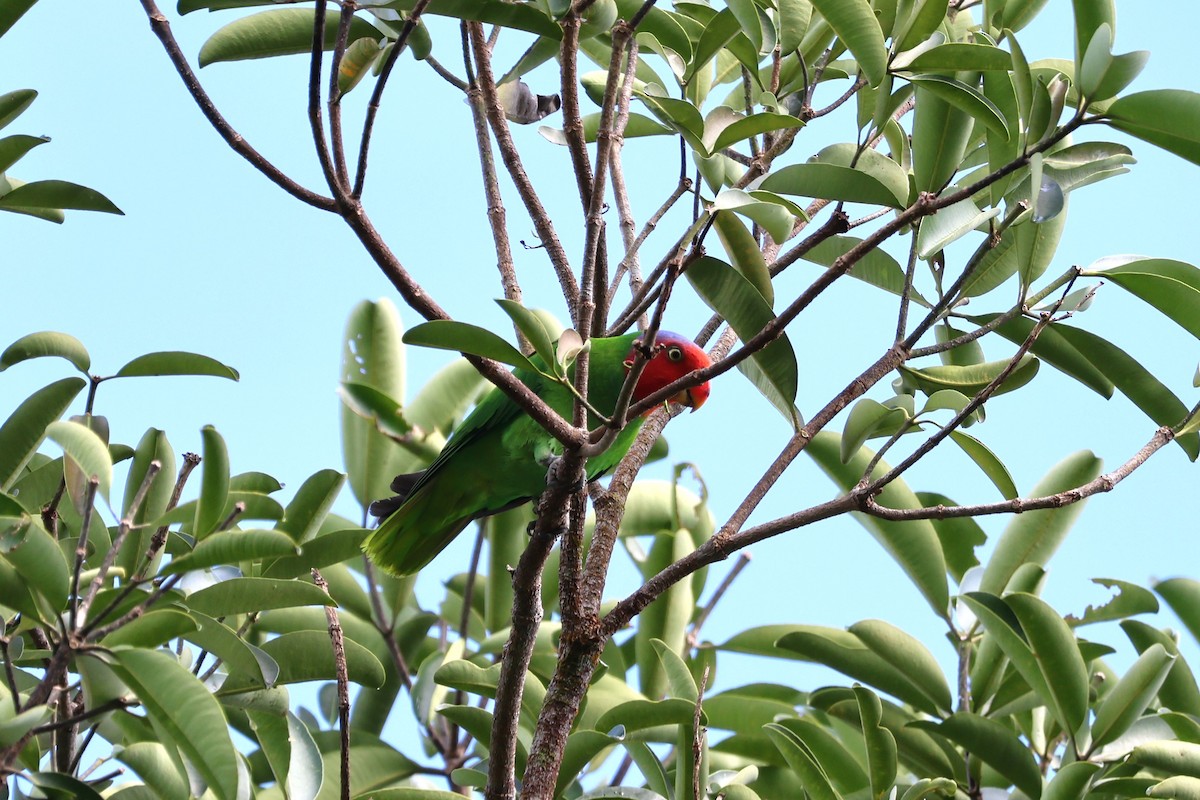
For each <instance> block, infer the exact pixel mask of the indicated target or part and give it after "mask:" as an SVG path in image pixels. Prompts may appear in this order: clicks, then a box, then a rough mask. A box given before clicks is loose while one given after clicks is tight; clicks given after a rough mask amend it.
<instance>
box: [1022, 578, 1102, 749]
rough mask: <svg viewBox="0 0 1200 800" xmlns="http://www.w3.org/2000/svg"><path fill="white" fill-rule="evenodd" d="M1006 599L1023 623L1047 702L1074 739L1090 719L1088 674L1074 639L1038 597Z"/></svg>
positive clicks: (1023, 595)
mask: <svg viewBox="0 0 1200 800" xmlns="http://www.w3.org/2000/svg"><path fill="white" fill-rule="evenodd" d="M1004 599H1005V602H1007V603H1008V605H1009V607H1010V608H1012V610H1013V612H1014V613H1015V614H1016V616H1017V619H1018V620H1019V621H1020V623H1021V627H1022V629H1023V630H1024V632H1025V637H1026V639H1027V640H1028V642H1029V647H1030V649H1031V650H1032V651H1033V657H1034V658H1035V659H1037V663H1038V669H1040V670H1041V673H1042V678H1043V680H1044V681H1045V683H1046V686H1047V687H1048V688H1049V690H1050V696H1049V697H1048V698H1044V699H1046V700H1048V701H1049V705H1050V708H1051V710H1053V711H1054V712H1055V716H1056V717H1057V718H1058V721H1059V724H1061V725H1062V727H1063V729H1064V730H1065V731H1067V733H1068V734H1069V735H1070V736H1071V737H1072V738H1074V736H1075V735H1076V734H1077V733H1078V732H1079V730H1080V727H1081V726H1082V725H1083V723H1084V720H1086V719H1087V716H1088V670H1087V666H1086V665H1085V664H1084V663H1083V657H1082V656H1081V655H1080V653H1079V647H1078V645H1077V644H1076V642H1075V635H1074V634H1073V633H1072V632H1071V629H1070V627H1069V626H1068V625H1067V623H1066V622H1064V621H1063V618H1062V617H1061V616H1059V614H1058V612H1057V611H1055V610H1054V609H1053V608H1051V607H1050V605H1049V604H1048V603H1046V602H1045V601H1044V600H1042V599H1041V598H1039V597H1037V596H1036V595H1032V594H1026V593H1023V592H1016V593H1013V594H1009V595H1007V596H1006V597H1005V598H1004Z"/></svg>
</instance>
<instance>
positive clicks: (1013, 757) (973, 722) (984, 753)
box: [913, 711, 1042, 797]
mask: <svg viewBox="0 0 1200 800" xmlns="http://www.w3.org/2000/svg"><path fill="white" fill-rule="evenodd" d="M913 726H914V727H917V728H920V729H922V730H926V731H929V732H931V733H936V734H938V735H940V736H944V737H945V738H946V739H949V740H950V741H951V742H954V743H955V744H958V745H961V746H962V747H964V748H966V749H967V751H968V752H970V753H972V754H973V755H976V756H978V757H979V759H980V760H981V761H983V763H985V764H987V765H988V766H989V767H992V768H993V769H994V770H996V771H997V772H998V773H1000V774H1001V775H1003V776H1004V777H1005V778H1006V779H1008V780H1010V781H1012V782H1013V784H1015V785H1016V787H1017V788H1018V789H1020V790H1021V791H1022V792H1024V793H1025V795H1026V796H1027V797H1039V796H1040V795H1041V793H1042V776H1041V773H1040V772H1038V768H1037V765H1036V764H1035V763H1034V760H1033V754H1032V753H1030V752H1029V749H1028V748H1027V747H1026V746H1025V745H1024V744H1023V743H1022V742H1021V740H1020V739H1019V738H1018V736H1017V733H1016V731H1014V730H1012V729H1011V728H1009V727H1007V726H1005V725H1004V724H1002V723H1000V722H997V721H996V720H994V719H990V718H988V717H981V716H978V715H976V714H971V713H968V712H961V711H960V712H958V713H956V714H954V715H952V716H951V717H949V718H948V719H945V720H943V721H942V722H941V723H936V722H930V721H925V720H922V721H919V722H914V723H913Z"/></svg>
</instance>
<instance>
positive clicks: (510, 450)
mask: <svg viewBox="0 0 1200 800" xmlns="http://www.w3.org/2000/svg"><path fill="white" fill-rule="evenodd" d="M639 337H640V334H637V333H631V334H627V335H625V336H617V337H613V338H594V339H592V340H591V356H590V361H589V364H590V366H589V369H588V400H589V402H591V404H592V406H593V407H594V408H595V409H596V410H597V411H599V412H600V413H602V414H605V415H608V414H611V413H612V410H613V408H614V407H615V406H616V403H617V395H618V393H619V392H620V390H621V386H622V384H623V383H624V382H625V376H626V374H627V373H628V371H629V369H630V368H631V366H632V364H633V363H634V358H635V356H636V353H637V350H636V348H638V347H640V346H641V342H640V341H639ZM536 363H538V362H537V360H536V359H535V364H536ZM710 363H711V362H710V361H709V358H708V355H707V354H706V353H705V352H704V351H703V350H701V349H700V348H699V347H697V346H696V345H695V344H694V343H692V342H691V341H689V340H688V339H685V338H684V337H682V336H679V335H677V334H673V333H668V332H666V331H660V332H659V333H658V335H657V336H656V337H655V346H654V351H653V354H652V357H651V359H650V360H649V361H648V362H647V363H646V366H645V368H644V370H643V371H642V374H641V376H640V377H639V378H638V382H637V385H636V386H635V387H634V390H633V400H634V401H635V402H636V401H638V400H641V399H642V398H644V397H648V396H650V395H651V394H653V393H654V392H656V391H658V390H659V389H661V388H662V387H664V386H666V385H667V384H669V383H671V382H672V381H674V380H676V379H677V378H680V377H682V376H684V375H686V374H688V373H689V372H692V371H693V370H696V369H700V368H701V367H706V366H708V365H709V364H710ZM571 372H572V373H573V370H572V371H571ZM515 374H516V375H517V377H518V378H520V379H521V381H522V382H523V383H524V384H525V385H526V386H528V387H529V388H530V389H532V390H533V391H534V392H535V393H537V395H538V396H539V397H541V398H542V399H543V400H544V401H546V404H547V405H549V406H550V407H551V408H553V409H554V410H555V411H556V412H558V413H559V414H561V415H562V416H564V417H566V418H568V419H569V418H570V416H571V411H572V407H573V405H574V397H573V396H572V394H571V392H570V391H569V390H568V389H567V388H566V387H565V386H563V385H561V384H559V383H556V382H554V381H552V380H551V379H549V378H547V377H545V376H544V375H541V374H539V373H537V372H530V371H528V370H517V371H516V373H515ZM708 391H709V386H708V383H702V384H700V385H699V386H695V387H693V388H691V389H686V390H684V391H682V392H680V393H679V394H677V395H675V396H674V397H672V398H671V401H672V402H675V403H680V404H682V405H686V406H690V407H691V408H692V409H693V410H694V409H697V408H699V407H700V406H701V405H703V403H704V401H705V400H707V399H708ZM644 419H645V418H644V417H639V418H638V419H634V420H630V422H629V424H628V425H626V427H625V428H624V429H623V430H622V431H621V432H620V433H619V434H618V435H617V438H616V440H615V441H614V442H613V444H612V446H611V447H609V448H608V450H606V451H604V452H603V453H601V454H600V455H598V456H595V457H593V458H591V459H589V460H588V462H587V476H588V480H595V479H596V478H598V477H600V476H601V475H603V474H604V473H605V472H607V471H609V470H610V469H612V468H613V467H614V466H616V464H617V462H619V461H620V460H621V459H622V458H623V457H624V455H625V453H626V452H628V450H629V447H630V445H632V444H633V440H634V438H635V437H636V436H637V433H638V430H639V429H640V428H641V426H642V422H643V421H644ZM590 424H591V425H592V426H595V425H597V424H598V420H595V419H593V420H591V422H590ZM561 452H562V445H561V444H560V443H559V442H558V441H557V440H556V439H554V437H552V436H551V435H550V434H548V433H547V432H546V431H545V430H544V429H543V428H542V427H541V426H540V425H538V424H537V423H536V422H535V421H534V420H533V419H532V418H531V417H529V416H528V415H527V414H525V413H524V412H523V411H522V410H521V408H520V407H519V406H518V405H517V404H516V403H514V402H513V401H512V400H511V399H510V398H509V397H508V395H506V394H504V393H503V392H501V391H500V390H498V389H493V390H492V391H490V392H489V393H488V394H487V395H486V396H485V397H484V398H483V400H482V401H480V403H479V405H477V406H476V407H475V410H474V411H472V412H471V414H470V415H468V416H467V418H466V419H465V420H463V422H462V424H461V425H460V426H459V427H458V429H457V430H455V432H454V434H453V435H452V436H451V437H450V440H449V441H448V442H446V446H445V447H444V448H443V449H442V452H441V453H440V454H439V455H438V457H437V458H436V459H434V461H433V463H431V464H430V465H429V467H428V469H426V470H424V471H423V472H418V473H414V474H412V475H398V476H397V477H396V480H395V481H393V482H392V491H395V492H397V493H399V495H400V496H398V497H392V498H389V499H386V500H379V501H376V502H375V503H372V504H371V513H372V514H374V515H375V516H378V517H386V519H384V520H383V522H382V523H380V525H379V527H378V528H377V529H375V530H374V531H373V532H372V533H371V535H370V536H369V537H368V538H367V540H366V541H365V542H364V543H363V549H364V550H366V552H367V555H369V556H370V557H371V560H372V561H374V562H375V563H376V564H378V565H379V566H380V567H382V568H383V569H385V570H387V571H388V572H390V573H392V574H394V575H412V574H413V573H415V572H416V571H417V570H419V569H421V568H422V567H424V566H425V565H426V564H428V563H429V562H430V561H432V560H433V558H434V556H436V555H437V554H438V553H440V552H441V551H442V550H443V549H444V548H445V547H446V546H447V545H449V544H450V542H451V541H452V540H453V539H454V537H455V536H457V535H458V534H459V533H461V532H462V530H463V529H464V528H466V527H467V525H468V524H469V523H470V522H471V520H474V519H478V518H480V517H486V516H488V515H490V514H498V513H499V512H501V511H504V510H506V509H509V508H514V507H516V506H518V505H520V504H521V503H524V502H526V501H528V500H531V499H533V498H535V497H537V496H538V495H540V494H541V493H542V491H543V490H545V488H546V469H547V465H548V463H549V459H550V457H551V456H552V455H557V454H559V453H561Z"/></svg>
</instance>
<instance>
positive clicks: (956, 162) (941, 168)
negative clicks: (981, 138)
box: [912, 81, 973, 192]
mask: <svg viewBox="0 0 1200 800" xmlns="http://www.w3.org/2000/svg"><path fill="white" fill-rule="evenodd" d="M933 85H934V82H932V81H922V82H919V83H917V84H915V96H916V111H915V114H914V117H913V128H912V144H913V154H912V158H913V174H914V175H915V176H916V188H917V191H922V192H940V191H941V190H942V189H943V188H944V187H945V186H946V184H948V183H949V182H950V179H951V178H953V177H954V173H956V172H958V170H959V168H960V167H961V166H962V163H963V157H964V156H965V155H966V152H967V143H968V141H970V138H971V131H972V128H973V125H972V119H971V116H970V115H969V114H968V113H967V112H966V111H963V110H962V109H960V108H959V107H957V106H956V105H954V104H951V103H949V102H947V101H946V100H945V99H943V98H942V96H941V92H943V91H946V90H945V87H942V86H939V87H938V88H937V89H934V88H933Z"/></svg>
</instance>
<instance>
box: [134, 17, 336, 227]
mask: <svg viewBox="0 0 1200 800" xmlns="http://www.w3.org/2000/svg"><path fill="white" fill-rule="evenodd" d="M141 3H142V8H143V9H144V10H145V12H146V16H147V18H149V20H150V28H151V30H153V31H154V35H155V36H157V37H158V40H159V41H160V42H161V43H162V46H163V49H164V50H166V52H167V57H168V58H169V59H171V64H172V65H174V67H175V71H176V72H178V73H179V77H180V78H182V79H183V85H184V86H185V87H187V90H188V93H189V94H190V95H191V96H192V99H193V100H195V101H196V105H198V106H199V107H200V112H201V113H202V114H204V117H205V119H207V120H208V121H209V123H210V124H211V125H212V126H213V128H214V129H215V130H216V131H217V133H218V134H219V135H220V136H221V138H222V139H224V140H225V143H226V144H228V145H229V147H230V148H231V149H232V150H233V151H234V152H235V153H237V154H238V155H240V156H241V157H242V158H244V159H246V161H248V162H249V163H250V165H251V166H252V167H254V168H255V169H257V170H258V171H259V172H261V173H262V174H263V175H265V176H267V179H268V180H270V181H271V182H272V183H274V184H275V185H276V186H278V187H279V188H281V189H283V190H284V191H285V192H287V193H288V194H290V195H291V196H292V197H295V198H296V199H297V200H300V201H302V202H304V203H307V204H308V205H310V206H314V207H316V208H320V209H324V210H325V211H333V210H334V209H335V207H336V203H335V202H334V200H333V199H332V198H330V197H323V196H321V195H319V194H317V193H316V192H314V191H312V190H310V189H306V188H305V187H303V186H301V185H300V184H298V183H296V182H295V181H294V180H292V179H291V178H289V177H288V176H287V175H285V174H284V173H283V172H282V171H280V170H279V168H278V167H276V166H275V165H274V164H272V163H271V162H270V161H268V160H267V159H266V158H265V157H263V155H262V154H261V153H259V152H258V151H257V150H255V149H254V148H253V147H251V146H250V145H249V143H247V142H246V139H245V138H244V137H243V136H242V135H241V134H240V133H238V132H237V131H236V130H234V129H233V126H231V125H230V124H229V123H228V122H227V121H226V120H225V117H223V116H222V115H221V113H220V112H219V111H217V107H216V105H215V104H214V103H213V101H212V98H210V97H209V96H208V93H207V92H205V91H204V87H202V86H201V85H200V79H199V78H197V77H196V73H195V72H193V71H192V68H191V66H190V65H189V64H188V62H187V57H186V56H185V55H184V54H183V50H182V49H180V47H179V42H178V41H177V40H176V39H175V34H173V33H172V32H171V24H170V23H169V22H168V21H167V18H166V17H165V16H163V13H162V12H161V11H159V9H158V5H157V4H156V3H155V2H154V0H141Z"/></svg>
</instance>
